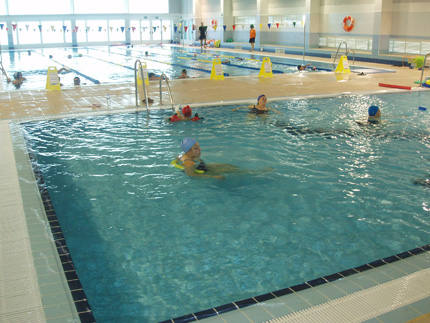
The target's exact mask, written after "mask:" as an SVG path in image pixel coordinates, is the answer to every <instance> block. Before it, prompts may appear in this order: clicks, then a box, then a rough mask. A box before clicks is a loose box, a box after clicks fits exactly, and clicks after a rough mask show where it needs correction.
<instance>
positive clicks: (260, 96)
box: [257, 94, 266, 104]
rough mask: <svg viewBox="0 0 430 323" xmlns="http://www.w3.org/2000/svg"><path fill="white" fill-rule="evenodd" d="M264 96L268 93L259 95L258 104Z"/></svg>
mask: <svg viewBox="0 0 430 323" xmlns="http://www.w3.org/2000/svg"><path fill="white" fill-rule="evenodd" d="M263 96H266V95H265V94H261V95H259V96H258V98H257V104H258V102H260V99H261V98H262V97H263Z"/></svg>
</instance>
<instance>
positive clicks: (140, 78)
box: [137, 63, 149, 85]
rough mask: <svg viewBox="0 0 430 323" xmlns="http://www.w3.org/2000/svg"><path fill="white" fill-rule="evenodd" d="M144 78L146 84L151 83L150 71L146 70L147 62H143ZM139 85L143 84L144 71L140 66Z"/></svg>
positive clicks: (138, 68)
mask: <svg viewBox="0 0 430 323" xmlns="http://www.w3.org/2000/svg"><path fill="white" fill-rule="evenodd" d="M142 71H143V78H144V79H145V85H149V78H148V71H147V70H146V63H142ZM137 85H142V73H141V72H140V66H138V67H137Z"/></svg>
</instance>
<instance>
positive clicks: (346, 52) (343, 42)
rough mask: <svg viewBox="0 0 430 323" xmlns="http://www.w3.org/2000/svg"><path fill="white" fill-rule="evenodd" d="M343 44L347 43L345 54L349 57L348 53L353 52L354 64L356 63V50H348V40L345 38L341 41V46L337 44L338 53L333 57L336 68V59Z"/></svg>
mask: <svg viewBox="0 0 430 323" xmlns="http://www.w3.org/2000/svg"><path fill="white" fill-rule="evenodd" d="M342 44H345V55H346V56H347V57H348V53H350V52H351V53H352V64H353V65H354V64H355V52H354V51H353V50H352V49H351V50H348V44H347V43H346V41H344V40H342V41H341V42H340V43H339V46H337V51H336V54H335V55H334V59H333V63H332V64H333V69H335V68H336V59H337V56H338V54H339V50H340V46H342Z"/></svg>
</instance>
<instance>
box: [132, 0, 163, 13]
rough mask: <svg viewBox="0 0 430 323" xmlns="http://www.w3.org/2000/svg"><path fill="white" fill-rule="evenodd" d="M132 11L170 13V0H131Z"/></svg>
mask: <svg viewBox="0 0 430 323" xmlns="http://www.w3.org/2000/svg"><path fill="white" fill-rule="evenodd" d="M129 1H130V13H169V1H168V0H157V1H153V0H129Z"/></svg>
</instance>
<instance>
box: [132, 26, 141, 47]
mask: <svg viewBox="0 0 430 323" xmlns="http://www.w3.org/2000/svg"><path fill="white" fill-rule="evenodd" d="M130 28H131V29H130V39H131V41H132V42H134V43H136V42H140V40H141V38H140V33H141V29H140V20H130Z"/></svg>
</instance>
